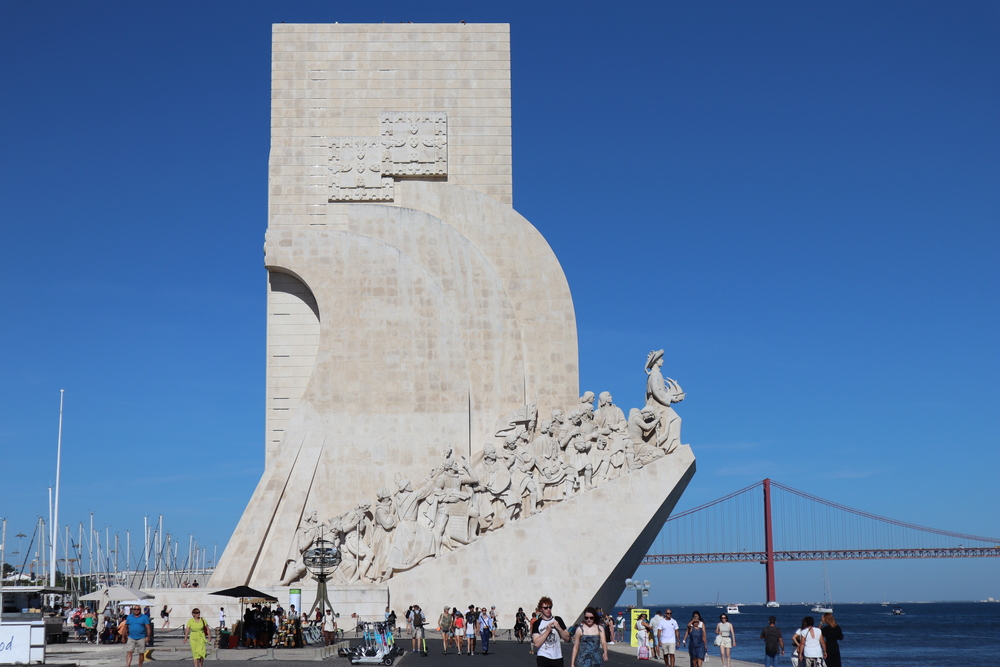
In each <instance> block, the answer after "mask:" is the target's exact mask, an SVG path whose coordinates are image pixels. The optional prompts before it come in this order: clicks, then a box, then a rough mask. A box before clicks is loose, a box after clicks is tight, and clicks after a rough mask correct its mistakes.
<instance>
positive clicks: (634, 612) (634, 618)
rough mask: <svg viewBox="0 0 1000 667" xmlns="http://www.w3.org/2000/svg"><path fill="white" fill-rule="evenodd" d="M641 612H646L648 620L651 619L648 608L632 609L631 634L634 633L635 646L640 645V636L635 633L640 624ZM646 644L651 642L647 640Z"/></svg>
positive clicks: (633, 644)
mask: <svg viewBox="0 0 1000 667" xmlns="http://www.w3.org/2000/svg"><path fill="white" fill-rule="evenodd" d="M639 614H645V615H646V620H649V610H648V609H632V618H631V619H630V620H631V621H632V626H631V627H632V630H631V634H632V646H634V647H638V646H639V638H638V637H636V635H635V629H636V627H637V626H638V625H639V624H638V620H639ZM646 645H647V646H648V645H649V643H648V642H647V644H646Z"/></svg>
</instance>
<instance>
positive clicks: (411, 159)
mask: <svg viewBox="0 0 1000 667" xmlns="http://www.w3.org/2000/svg"><path fill="white" fill-rule="evenodd" d="M379 122H380V125H381V135H380V136H378V137H333V138H332V139H331V142H330V201H331V202H340V201H392V198H393V183H394V178H413V177H424V178H427V177H432V178H433V177H446V176H447V175H448V116H447V114H445V113H443V112H440V111H383V112H382V113H381V114H380V115H379Z"/></svg>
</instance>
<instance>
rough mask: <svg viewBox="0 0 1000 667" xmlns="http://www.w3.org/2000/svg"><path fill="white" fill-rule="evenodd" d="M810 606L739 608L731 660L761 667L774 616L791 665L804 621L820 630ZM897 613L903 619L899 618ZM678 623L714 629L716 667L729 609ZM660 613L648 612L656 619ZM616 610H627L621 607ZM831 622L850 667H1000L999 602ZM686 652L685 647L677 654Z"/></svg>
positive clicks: (922, 607)
mask: <svg viewBox="0 0 1000 667" xmlns="http://www.w3.org/2000/svg"><path fill="white" fill-rule="evenodd" d="M811 606H812V605H782V606H781V607H779V608H777V609H768V608H767V607H764V606H763V605H742V606H741V607H740V613H739V614H731V615H730V617H729V620H730V622H731V623H732V624H733V626H734V627H735V629H736V648H734V649H733V658H735V659H739V660H746V661H748V662H756V663H763V662H764V641H763V640H762V639H760V631H761V630H762V629H763V628H764V626H765V625H767V617H768V616H771V615H773V616H775V617H777V619H778V627H779V628H781V630H782V634H783V635H784V639H785V658H784V659H782V660H780V661H779V664H780V665H783V666H784V667H790V665H791V660H790V658H791V646H792V644H791V637H792V635H793V634H794V633H795V630H797V629H798V628H799V627H800V625H801V623H802V617H803V616H812V617H813V618H814V619H815V620H816V625H817V627H818V626H819V624H820V618H821V617H822V614H817V613H813V612H811V611H810V607H811ZM893 607H900V608H901V609H902V610H903V615H901V616H895V615H893V613H892V609H893ZM670 608H671V609H672V610H673V612H674V618H675V619H676V620H677V623H678V624H679V625H680V626H681V631H682V632H683V629H684V626H685V625H686V624H687V622H688V621H689V620H690V619H691V612H692V611H694V610H695V609H697V610H698V611H700V612H701V615H702V617H703V618H704V619H705V622H706V623H707V625H708V629H709V630H710V632H709V635H708V641H709V644H710V647H709V650H710V654H711V656H712V660H710V661H709V663H708V664H709V667H711V665H713V664H714V665H719V664H720V663H719V662H717V660H718V655H719V649H718V648H716V647H715V646H712V645H711V643H712V641H713V640H714V639H715V634H714V632H713V631H714V630H715V624H716V623H718V622H719V614H721V613H724V612H725V609H719V608H718V607H716V606H715V605H701V606H671V607H670ZM657 609H661V608H660V607H651V613H652V612H655V611H656V610H657ZM619 611H624V612H625V613H626V615H627V614H628V611H627V610H626V609H625V608H624V607H616V608H615V615H616V616H617V614H618V612H619ZM833 611H834V617H835V618H836V619H837V624H838V625H840V627H841V628H842V629H843V631H844V640H843V641H842V642H840V653H841V655H842V657H843V663H844V665H845V666H846V667H914V666H917V665H919V666H920V667H955V666H956V665H991V664H995V665H1000V657H998V656H997V654H996V650H995V647H994V646H993V645H994V644H996V643H997V640H1000V603H998V602H924V603H918V602H908V603H891V604H889V605H888V606H883V605H881V604H845V603H839V604H835V605H833ZM678 650H681V647H678Z"/></svg>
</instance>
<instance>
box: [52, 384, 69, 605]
mask: <svg viewBox="0 0 1000 667" xmlns="http://www.w3.org/2000/svg"><path fill="white" fill-rule="evenodd" d="M65 391H66V390H65V389H60V390H59V437H58V438H57V439H56V502H55V513H54V515H53V517H52V564H51V565H52V567H51V570H50V572H49V586H53V587H54V586H55V585H56V559H57V557H58V556H57V554H56V543H57V542H58V541H59V475H60V473H61V472H62V422H63V393H64V392H65Z"/></svg>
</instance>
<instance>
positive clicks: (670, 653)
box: [656, 609, 680, 667]
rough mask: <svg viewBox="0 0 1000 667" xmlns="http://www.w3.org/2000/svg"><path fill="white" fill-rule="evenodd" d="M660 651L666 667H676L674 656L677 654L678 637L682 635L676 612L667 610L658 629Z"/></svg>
mask: <svg viewBox="0 0 1000 667" xmlns="http://www.w3.org/2000/svg"><path fill="white" fill-rule="evenodd" d="M656 633H657V635H658V640H659V644H660V649H661V650H662V652H663V664H664V667H674V659H675V658H674V656H675V655H676V653H677V635H678V634H679V633H680V626H678V624H677V621H675V620H674V612H673V610H671V609H667V610H666V611H664V612H663V620H662V621H660V625H659V626H658V627H657V628H656Z"/></svg>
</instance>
